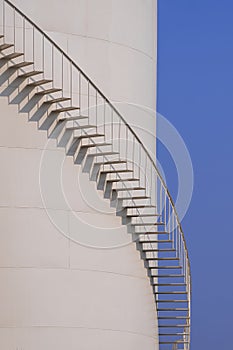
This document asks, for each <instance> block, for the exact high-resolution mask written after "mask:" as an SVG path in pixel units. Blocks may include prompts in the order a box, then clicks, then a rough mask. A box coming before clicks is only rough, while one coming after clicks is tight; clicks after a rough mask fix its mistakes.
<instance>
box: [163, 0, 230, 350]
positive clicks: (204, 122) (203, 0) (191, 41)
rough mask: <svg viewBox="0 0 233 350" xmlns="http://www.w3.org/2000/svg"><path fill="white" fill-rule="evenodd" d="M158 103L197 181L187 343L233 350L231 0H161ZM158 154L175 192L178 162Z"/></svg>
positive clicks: (203, 349) (190, 217)
mask: <svg viewBox="0 0 233 350" xmlns="http://www.w3.org/2000/svg"><path fill="white" fill-rule="evenodd" d="M158 1H159V18H158V20H159V24H158V29H159V34H158V40H159V41H158V105H157V110H158V112H159V113H161V114H162V115H164V116H165V117H166V118H168V120H169V121H170V122H171V123H172V124H173V125H174V126H175V127H176V128H177V129H178V131H179V132H180V134H181V135H182V137H183V139H184V141H185V143H186V145H187V147H188V149H189V152H190V155H191V158H192V162H193V168H194V176H195V187H194V193H193V199H192V203H191V206H190V208H189V211H188V214H187V215H186V217H185V219H184V220H183V228H184V231H185V234H186V237H187V243H188V247H189V252H190V258H191V267H192V280H193V303H192V347H191V349H192V350H196V349H198V350H225V349H226V350H233V228H232V225H231V218H232V216H233V202H232V197H233V156H232V153H233V1H232V0H221V1H219V0H158ZM158 158H159V160H160V162H161V163H162V165H163V168H164V169H165V171H166V177H167V178H168V185H169V187H170V188H171V192H172V193H173V195H174V196H175V194H176V186H177V177H176V174H175V166H174V164H172V162H171V159H170V157H169V155H168V154H167V152H166V150H165V149H164V147H162V146H161V145H158Z"/></svg>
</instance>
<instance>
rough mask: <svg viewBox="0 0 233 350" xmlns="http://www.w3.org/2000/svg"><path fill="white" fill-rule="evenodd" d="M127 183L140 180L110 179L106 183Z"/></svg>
mask: <svg viewBox="0 0 233 350" xmlns="http://www.w3.org/2000/svg"><path fill="white" fill-rule="evenodd" d="M124 181H125V182H127V181H139V179H134V178H130V177H129V178H124V179H108V180H106V182H109V183H114V182H124Z"/></svg>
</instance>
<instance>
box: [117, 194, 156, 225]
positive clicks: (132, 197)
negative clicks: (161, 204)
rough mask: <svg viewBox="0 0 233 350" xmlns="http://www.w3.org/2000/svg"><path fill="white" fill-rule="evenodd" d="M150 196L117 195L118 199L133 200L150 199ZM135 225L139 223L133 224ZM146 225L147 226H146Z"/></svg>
mask: <svg viewBox="0 0 233 350" xmlns="http://www.w3.org/2000/svg"><path fill="white" fill-rule="evenodd" d="M149 198H150V197H148V196H134V195H132V196H131V197H129V196H128V197H117V199H121V200H132V199H149ZM132 225H133V226H135V225H137V224H132ZM146 225H147V224H146ZM146 225H145V226H146Z"/></svg>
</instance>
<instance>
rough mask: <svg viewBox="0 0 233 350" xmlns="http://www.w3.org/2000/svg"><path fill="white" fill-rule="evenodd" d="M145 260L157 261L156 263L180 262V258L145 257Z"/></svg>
mask: <svg viewBox="0 0 233 350" xmlns="http://www.w3.org/2000/svg"><path fill="white" fill-rule="evenodd" d="M144 259H145V260H156V261H178V260H180V258H170V257H169V258H153V257H145V258H144Z"/></svg>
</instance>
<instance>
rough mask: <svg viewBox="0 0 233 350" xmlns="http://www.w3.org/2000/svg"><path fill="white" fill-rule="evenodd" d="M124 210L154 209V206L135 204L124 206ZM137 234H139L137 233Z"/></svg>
mask: <svg viewBox="0 0 233 350" xmlns="http://www.w3.org/2000/svg"><path fill="white" fill-rule="evenodd" d="M124 208H125V209H134V208H135V209H136V208H156V207H155V206H154V205H151V204H135V205H133V204H132V205H126V206H124ZM138 233H139V232H138Z"/></svg>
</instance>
